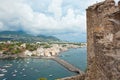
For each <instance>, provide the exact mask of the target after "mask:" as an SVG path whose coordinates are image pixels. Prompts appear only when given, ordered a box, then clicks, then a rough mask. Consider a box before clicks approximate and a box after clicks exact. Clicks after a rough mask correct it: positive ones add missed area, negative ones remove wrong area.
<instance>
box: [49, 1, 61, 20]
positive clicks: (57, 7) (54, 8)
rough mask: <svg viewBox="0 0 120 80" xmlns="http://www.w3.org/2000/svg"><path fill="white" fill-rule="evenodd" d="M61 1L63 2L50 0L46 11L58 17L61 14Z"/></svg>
mask: <svg viewBox="0 0 120 80" xmlns="http://www.w3.org/2000/svg"><path fill="white" fill-rule="evenodd" d="M62 2H63V0H52V2H51V4H50V6H49V8H48V11H50V12H51V13H53V14H54V15H55V17H56V18H59V17H61V15H62V8H61V6H62Z"/></svg>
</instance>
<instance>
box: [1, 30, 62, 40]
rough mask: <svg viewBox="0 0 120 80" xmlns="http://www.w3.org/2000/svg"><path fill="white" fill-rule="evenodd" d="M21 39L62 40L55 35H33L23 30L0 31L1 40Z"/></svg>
mask: <svg viewBox="0 0 120 80" xmlns="http://www.w3.org/2000/svg"><path fill="white" fill-rule="evenodd" d="M8 40H10V41H21V42H50V41H60V39H58V38H56V37H54V36H45V35H38V36H33V35H31V34H27V33H25V32H23V31H2V32H0V41H8Z"/></svg>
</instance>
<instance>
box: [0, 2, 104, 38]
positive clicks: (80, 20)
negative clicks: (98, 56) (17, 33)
mask: <svg viewBox="0 0 120 80" xmlns="http://www.w3.org/2000/svg"><path fill="white" fill-rule="evenodd" d="M47 1H48V2H47ZM96 1H98V0H44V1H43V0H36V1H33V0H0V31H2V30H19V29H22V30H24V31H27V32H29V33H32V34H52V35H61V36H62V35H65V36H67V35H66V34H67V33H69V34H68V36H72V34H73V36H75V35H77V34H81V35H82V33H86V13H85V9H86V8H87V7H88V6H89V5H91V4H94V3H96ZM100 1H103V0H99V2H100ZM46 2H47V3H46ZM35 4H37V5H35ZM35 6H37V8H36V7H35ZM39 7H40V8H39ZM37 10H38V11H37ZM51 13H52V14H51Z"/></svg>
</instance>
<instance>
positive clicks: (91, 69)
mask: <svg viewBox="0 0 120 80" xmlns="http://www.w3.org/2000/svg"><path fill="white" fill-rule="evenodd" d="M87 35H88V37H87V40H88V41H87V42H88V48H87V49H88V52H87V53H88V70H87V73H86V77H85V80H120V1H119V2H118V5H116V4H115V2H114V0H106V1H104V2H101V3H98V4H95V5H93V6H90V7H88V9H87Z"/></svg>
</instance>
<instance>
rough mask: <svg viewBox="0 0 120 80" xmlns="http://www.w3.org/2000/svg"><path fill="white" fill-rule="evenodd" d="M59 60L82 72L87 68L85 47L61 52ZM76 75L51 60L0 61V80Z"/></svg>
mask: <svg viewBox="0 0 120 80" xmlns="http://www.w3.org/2000/svg"><path fill="white" fill-rule="evenodd" d="M58 57H59V58H61V59H63V60H65V61H67V62H69V63H70V64H72V65H74V66H75V67H77V68H80V69H81V70H82V71H85V70H86V68H87V51H86V47H83V48H76V49H69V50H67V51H65V52H61V53H60V54H59V55H58ZM75 75H77V74H76V73H74V72H71V71H69V70H67V69H66V68H65V67H63V66H62V65H60V64H58V63H57V62H55V61H53V60H48V59H34V58H24V59H23V58H22V59H21V58H18V59H1V60H0V80H40V78H46V79H47V80H57V79H59V78H64V77H68V76H75Z"/></svg>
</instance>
